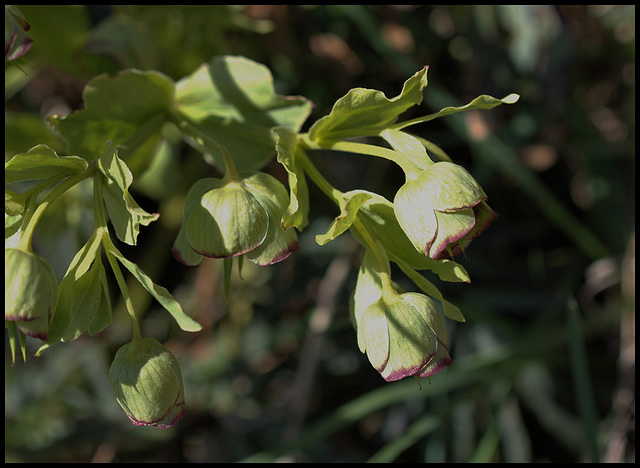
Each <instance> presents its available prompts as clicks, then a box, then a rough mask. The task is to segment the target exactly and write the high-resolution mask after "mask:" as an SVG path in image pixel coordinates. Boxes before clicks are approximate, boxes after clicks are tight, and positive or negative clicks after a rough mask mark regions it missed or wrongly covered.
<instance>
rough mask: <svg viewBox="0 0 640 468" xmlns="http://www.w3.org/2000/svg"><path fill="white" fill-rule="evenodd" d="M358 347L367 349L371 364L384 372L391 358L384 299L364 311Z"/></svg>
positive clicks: (362, 349) (363, 349) (359, 329)
mask: <svg viewBox="0 0 640 468" xmlns="http://www.w3.org/2000/svg"><path fill="white" fill-rule="evenodd" d="M358 347H359V348H360V350H361V351H363V352H364V351H366V353H367V357H368V358H369V362H371V365H372V366H373V367H374V368H375V369H376V370H377V371H378V372H382V371H383V369H384V368H385V365H386V364H387V360H388V359H389V329H388V324H387V317H386V314H385V305H384V303H383V302H382V300H379V301H376V302H374V303H373V304H371V306H369V307H368V308H367V310H365V311H364V313H363V316H362V321H361V326H359V327H358Z"/></svg>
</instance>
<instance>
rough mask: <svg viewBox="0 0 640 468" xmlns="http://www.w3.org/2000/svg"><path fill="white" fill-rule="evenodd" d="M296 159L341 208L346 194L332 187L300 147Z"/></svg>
mask: <svg viewBox="0 0 640 468" xmlns="http://www.w3.org/2000/svg"><path fill="white" fill-rule="evenodd" d="M296 158H297V159H298V161H300V163H301V164H302V168H303V170H304V172H305V174H306V175H308V176H309V178H311V180H313V182H314V183H315V184H316V185H317V186H318V188H319V189H320V190H322V192H323V193H324V194H325V195H326V196H327V197H329V198H330V199H331V201H333V202H334V203H335V204H336V205H338V206H340V202H341V200H342V199H343V197H344V194H343V193H342V192H341V191H340V190H338V189H337V188H335V187H334V186H333V185H331V184H330V183H329V182H328V181H327V179H325V178H324V176H323V175H322V174H321V173H320V171H319V170H318V169H317V168H316V166H314V164H313V163H312V162H311V159H309V156H308V155H307V153H306V152H305V151H304V150H303V149H302V148H300V147H298V148H297V150H296Z"/></svg>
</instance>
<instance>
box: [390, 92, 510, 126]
mask: <svg viewBox="0 0 640 468" xmlns="http://www.w3.org/2000/svg"><path fill="white" fill-rule="evenodd" d="M518 99H520V96H519V95H518V94H513V93H512V94H509V95H508V96H506V97H504V98H502V99H496V98H494V97H492V96H488V95H486V94H483V95H482V96H478V97H477V98H475V99H474V100H473V101H471V102H470V103H469V104H467V105H464V106H460V107H445V108H443V109H440V110H439V111H438V112H435V113H433V114H429V115H426V116H424V117H418V118H417V119H412V120H408V121H406V122H402V123H401V124H398V125H396V128H398V129H400V128H405V127H408V126H409V125H415V124H418V123H423V122H428V121H430V120H433V119H437V118H439V117H446V116H447V115H451V114H455V113H457V112H464V111H467V110H470V109H479V110H480V109H485V110H488V109H493V108H494V107H496V106H499V105H500V104H514V103H516V102H518Z"/></svg>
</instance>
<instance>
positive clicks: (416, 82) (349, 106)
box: [309, 67, 428, 140]
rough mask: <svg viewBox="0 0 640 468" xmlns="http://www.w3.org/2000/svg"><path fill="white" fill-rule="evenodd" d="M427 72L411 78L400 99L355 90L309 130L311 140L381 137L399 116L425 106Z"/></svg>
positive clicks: (398, 97) (369, 91)
mask: <svg viewBox="0 0 640 468" xmlns="http://www.w3.org/2000/svg"><path fill="white" fill-rule="evenodd" d="M427 69H428V67H424V68H423V69H422V70H420V71H419V72H417V73H416V74H415V75H413V76H412V77H411V78H409V79H408V80H407V81H406V82H405V83H404V86H403V88H402V92H401V93H400V95H399V96H397V97H395V98H393V99H388V98H387V97H386V96H385V95H384V93H383V92H382V91H377V90H374V89H365V88H354V89H352V90H351V91H349V92H348V93H347V95H346V96H344V97H342V98H340V99H338V101H337V102H336V103H335V105H334V106H333V109H331V113H330V114H329V115H327V116H325V117H323V118H321V119H320V120H318V121H317V122H316V123H314V124H313V126H312V127H311V129H310V130H309V136H310V138H311V139H312V140H341V139H344V138H349V137H357V136H368V135H377V134H379V133H380V132H381V131H382V130H384V129H385V128H386V127H388V126H389V125H390V124H393V123H394V122H395V121H396V120H397V119H398V116H399V115H400V114H402V113H403V112H405V111H406V110H407V109H409V108H410V107H413V106H415V105H416V104H420V103H421V102H422V91H423V90H424V88H425V87H426V86H427Z"/></svg>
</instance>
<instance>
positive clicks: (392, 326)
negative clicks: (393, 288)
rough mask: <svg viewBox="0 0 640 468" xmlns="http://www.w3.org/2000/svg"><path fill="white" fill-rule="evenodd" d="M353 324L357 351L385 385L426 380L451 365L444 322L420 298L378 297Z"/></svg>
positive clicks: (411, 295) (428, 300) (433, 305)
mask: <svg viewBox="0 0 640 468" xmlns="http://www.w3.org/2000/svg"><path fill="white" fill-rule="evenodd" d="M356 321H357V332H358V346H359V348H360V350H361V351H362V352H363V353H364V352H366V354H367V357H368V358H369V362H371V365H372V366H373V367H374V368H375V369H376V370H377V371H378V372H380V375H382V377H383V378H384V379H385V380H386V381H388V382H391V381H395V380H400V379H403V378H405V377H409V376H417V377H428V376H431V375H433V374H435V373H436V372H438V371H440V370H442V369H443V368H444V367H446V366H448V365H449V364H451V362H452V360H451V356H449V352H448V350H447V330H446V328H445V323H444V318H443V317H442V314H441V312H440V310H439V309H438V306H437V305H436V303H435V301H434V300H433V299H431V298H430V297H428V296H425V295H424V294H419V293H413V292H408V293H403V294H399V293H394V294H388V293H387V294H382V296H381V297H380V298H379V299H378V300H376V301H375V302H373V303H372V304H371V305H369V306H368V307H367V308H366V309H365V310H364V311H363V312H362V313H360V314H357V315H356Z"/></svg>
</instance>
